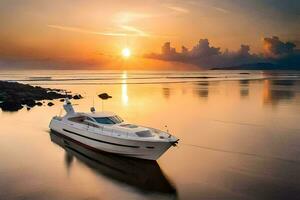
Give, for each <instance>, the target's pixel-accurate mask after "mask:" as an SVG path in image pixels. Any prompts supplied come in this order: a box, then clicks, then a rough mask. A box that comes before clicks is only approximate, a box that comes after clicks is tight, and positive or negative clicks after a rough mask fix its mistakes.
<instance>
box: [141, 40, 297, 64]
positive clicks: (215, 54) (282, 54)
mask: <svg viewBox="0 0 300 200" xmlns="http://www.w3.org/2000/svg"><path fill="white" fill-rule="evenodd" d="M263 45H264V47H265V52H264V54H259V55H257V54H252V53H250V46H249V45H245V44H242V45H241V46H240V49H238V50H237V51H229V50H225V51H223V52H222V51H221V50H220V48H219V47H214V46H212V45H211V44H210V43H209V40H208V39H200V40H199V42H198V44H196V45H195V46H194V47H192V49H191V50H189V49H188V48H187V47H185V46H182V48H181V52H177V51H176V49H175V48H173V47H172V46H171V43H170V42H166V43H165V44H164V45H163V46H162V53H160V54H157V53H151V54H146V55H145V57H146V58H151V59H158V60H165V61H176V62H182V63H188V64H194V65H197V66H199V67H202V68H214V67H232V66H242V65H249V64H254V65H255V64H257V63H271V64H273V65H275V66H280V67H283V68H282V69H285V68H284V67H287V68H297V69H300V50H296V49H295V47H296V45H295V44H294V43H292V42H282V41H281V40H279V38H278V37H272V38H264V40H263ZM270 54H271V55H275V56H272V57H270V56H269V55H270Z"/></svg>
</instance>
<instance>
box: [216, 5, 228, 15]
mask: <svg viewBox="0 0 300 200" xmlns="http://www.w3.org/2000/svg"><path fill="white" fill-rule="evenodd" d="M212 8H214V9H215V10H217V11H219V12H222V13H225V14H227V13H230V11H229V10H226V9H224V8H221V7H215V6H213V7H212Z"/></svg>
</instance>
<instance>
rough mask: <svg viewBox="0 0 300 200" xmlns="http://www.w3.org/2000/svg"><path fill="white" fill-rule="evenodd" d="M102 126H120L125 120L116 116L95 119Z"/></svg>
mask: <svg viewBox="0 0 300 200" xmlns="http://www.w3.org/2000/svg"><path fill="white" fill-rule="evenodd" d="M93 118H94V119H95V120H96V121H97V122H98V123H100V124H119V123H121V122H123V120H122V119H121V118H120V117H119V116H117V115H115V116H112V117H93Z"/></svg>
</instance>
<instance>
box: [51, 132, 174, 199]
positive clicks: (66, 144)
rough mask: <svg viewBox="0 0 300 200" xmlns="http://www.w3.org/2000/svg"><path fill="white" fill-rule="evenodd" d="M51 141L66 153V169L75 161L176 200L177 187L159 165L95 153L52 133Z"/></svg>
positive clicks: (147, 191)
mask: <svg viewBox="0 0 300 200" xmlns="http://www.w3.org/2000/svg"><path fill="white" fill-rule="evenodd" d="M50 137H51V141H52V142H54V143H55V144H57V145H59V146H61V147H62V148H64V149H65V151H66V160H65V161H66V164H67V166H70V164H71V163H72V161H73V160H74V157H75V158H76V159H77V160H79V161H81V162H82V163H84V164H86V165H87V166H88V167H89V168H91V169H92V170H93V171H95V172H96V173H100V174H101V175H104V176H106V177H108V178H110V179H113V180H116V181H118V182H120V183H125V184H127V185H129V186H132V187H134V188H135V189H138V190H139V191H140V192H142V193H157V194H160V195H164V196H165V195H166V197H167V196H169V197H170V198H171V199H176V198H177V192H176V189H175V187H174V186H173V185H172V184H171V183H170V182H169V180H168V179H167V177H165V175H164V174H163V172H162V170H161V169H160V167H159V165H158V163H157V162H156V161H152V160H141V159H136V158H128V157H122V156H118V155H115V154H110V153H107V152H95V151H93V150H90V149H88V147H84V146H81V145H79V144H78V143H76V141H73V140H70V139H69V138H65V137H63V136H62V135H61V134H59V133H57V132H53V131H52V132H50Z"/></svg>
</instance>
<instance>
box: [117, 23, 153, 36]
mask: <svg viewBox="0 0 300 200" xmlns="http://www.w3.org/2000/svg"><path fill="white" fill-rule="evenodd" d="M120 27H121V28H122V29H124V30H126V31H130V32H133V33H136V34H137V35H139V36H143V37H149V36H150V35H149V34H147V33H145V32H144V31H142V30H140V29H138V28H135V27H133V26H127V25H121V26H120Z"/></svg>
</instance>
